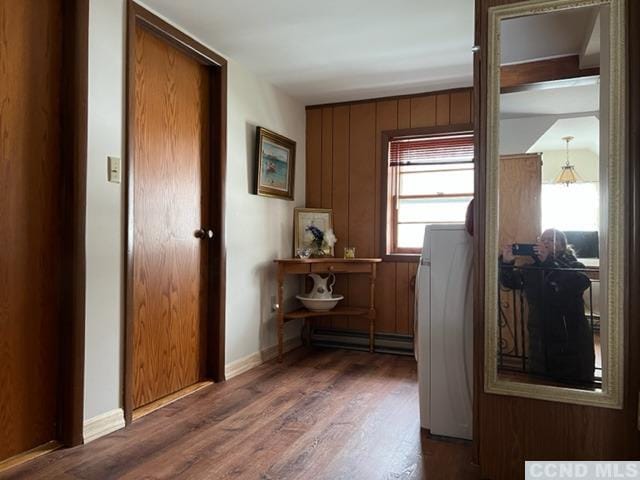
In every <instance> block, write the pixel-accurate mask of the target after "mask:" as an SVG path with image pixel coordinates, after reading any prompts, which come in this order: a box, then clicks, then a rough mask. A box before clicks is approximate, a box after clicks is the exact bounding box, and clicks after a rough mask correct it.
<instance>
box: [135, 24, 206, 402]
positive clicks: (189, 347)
mask: <svg viewBox="0 0 640 480" xmlns="http://www.w3.org/2000/svg"><path fill="white" fill-rule="evenodd" d="M133 68H134V69H135V71H134V78H135V84H134V97H133V101H134V104H133V116H132V117H130V121H132V122H133V129H134V135H133V138H134V144H133V158H132V165H131V168H132V169H133V170H132V177H131V178H132V182H133V188H132V194H133V198H132V199H130V201H132V202H133V216H132V219H131V220H132V228H133V232H132V234H133V254H132V255H131V257H130V258H131V260H132V262H133V265H132V267H133V272H132V279H131V281H132V283H133V285H132V296H131V299H132V307H133V310H132V316H133V318H132V328H133V331H132V335H133V342H132V343H133V352H132V374H133V392H132V394H133V408H137V407H140V406H143V405H146V404H148V403H150V402H153V401H155V400H157V399H160V398H162V397H164V396H167V395H169V394H171V393H174V392H176V391H179V390H181V389H183V388H185V387H188V386H190V385H193V384H194V383H196V382H198V381H199V380H202V379H203V378H204V375H205V372H206V370H205V369H206V358H205V356H206V342H205V339H206V323H205V316H206V313H207V312H206V305H207V299H206V291H207V260H208V259H207V254H208V245H207V244H208V240H206V239H199V238H196V236H195V233H196V232H197V231H198V230H199V229H200V228H201V227H202V226H203V225H206V220H205V219H206V218H208V208H209V206H208V199H209V198H210V195H209V191H208V181H207V180H206V179H207V178H208V175H209V106H210V103H209V97H210V92H209V76H208V72H207V68H206V67H205V66H203V65H201V64H200V63H198V62H197V61H196V60H195V59H194V58H192V57H191V56H188V55H186V54H185V53H183V52H182V51H181V50H178V49H176V48H175V47H174V46H172V45H170V44H169V43H168V42H166V41H165V40H164V39H162V38H160V37H159V36H156V35H155V34H154V33H151V32H150V31H148V30H147V29H146V28H144V27H142V26H139V25H138V26H136V27H135V64H134V66H133Z"/></svg>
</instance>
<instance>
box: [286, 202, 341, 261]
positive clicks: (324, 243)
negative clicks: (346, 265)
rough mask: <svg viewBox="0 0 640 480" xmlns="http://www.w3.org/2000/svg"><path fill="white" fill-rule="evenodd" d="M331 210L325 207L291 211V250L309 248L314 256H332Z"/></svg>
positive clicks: (333, 241) (333, 242)
mask: <svg viewBox="0 0 640 480" xmlns="http://www.w3.org/2000/svg"><path fill="white" fill-rule="evenodd" d="M334 244H335V236H334V234H333V211H332V210H331V209H327V208H296V209H295V210H294V213H293V252H294V255H296V252H297V251H298V250H299V249H301V248H309V249H311V252H312V253H311V255H312V256H314V257H333V245H334Z"/></svg>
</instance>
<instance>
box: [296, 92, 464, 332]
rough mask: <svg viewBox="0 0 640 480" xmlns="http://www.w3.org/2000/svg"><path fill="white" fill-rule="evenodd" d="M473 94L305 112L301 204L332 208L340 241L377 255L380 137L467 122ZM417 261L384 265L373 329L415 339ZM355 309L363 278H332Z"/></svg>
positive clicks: (356, 323) (336, 322)
mask: <svg viewBox="0 0 640 480" xmlns="http://www.w3.org/2000/svg"><path fill="white" fill-rule="evenodd" d="M472 97H473V96H472V90H471V89H459V90H450V91H444V92H434V93H428V94H420V95H412V96H405V97H395V98H382V99H376V100H368V101H358V102H352V103H340V104H334V105H321V106H312V107H307V170H306V171H307V173H306V175H307V178H306V191H307V195H306V206H307V207H310V208H331V209H333V215H334V216H333V222H334V230H335V233H336V236H337V237H338V243H337V244H336V248H335V254H336V256H342V253H343V248H344V247H346V246H350V247H356V254H357V256H359V257H378V256H381V255H382V254H383V252H382V251H381V246H380V229H381V228H383V225H381V224H380V205H381V202H382V199H381V198H380V191H381V185H380V182H381V180H380V174H381V166H382V156H383V155H382V135H381V134H382V132H383V131H385V130H395V129H403V128H416V127H433V126H443V127H445V126H449V125H457V124H470V123H471V122H472V118H473V114H472ZM416 268H417V262H416V261H413V262H406V261H403V262H393V261H391V262H387V261H385V262H383V263H381V264H380V265H379V266H378V279H377V283H376V309H377V312H378V318H377V320H376V332H378V333H397V334H405V335H413V303H414V295H413V279H414V278H415V274H416ZM334 291H335V292H336V293H340V294H344V295H345V301H346V302H348V303H350V304H353V305H366V304H367V298H368V297H367V295H368V281H367V279H366V278H365V277H362V278H359V277H358V276H357V275H350V276H348V277H347V276H344V277H343V278H338V280H337V282H336V286H335V288H334ZM317 325H321V326H323V327H327V328H334V329H349V330H362V331H366V330H367V323H366V321H365V320H364V319H359V318H341V317H333V318H331V319H326V320H320V321H318V323H317Z"/></svg>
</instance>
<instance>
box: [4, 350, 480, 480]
mask: <svg viewBox="0 0 640 480" xmlns="http://www.w3.org/2000/svg"><path fill="white" fill-rule="evenodd" d="M470 460H471V447H470V445H468V444H466V443H452V442H441V441H434V440H430V439H428V438H427V437H426V435H425V434H423V433H421V431H420V425H419V416H418V392H417V383H416V363H415V361H414V360H413V358H410V357H400V356H392V355H382V354H373V355H370V354H368V353H363V352H354V351H346V350H320V349H317V350H314V349H311V350H307V349H298V350H296V351H294V352H292V353H291V354H289V355H287V357H285V361H284V363H283V364H278V363H275V362H269V363H266V364H264V365H262V366H260V367H258V368H255V369H253V370H251V371H249V372H247V373H245V374H243V375H240V376H238V377H236V378H234V379H232V380H229V381H228V382H225V383H221V384H216V385H212V386H210V387H207V388H204V389H202V390H199V391H198V392H196V393H194V394H192V395H191V396H189V397H186V398H183V399H182V400H178V401H176V402H174V403H172V404H170V405H168V406H166V407H164V408H162V409H160V410H158V411H156V412H154V413H151V414H149V415H147V416H145V417H143V418H141V419H140V420H138V421H137V422H134V423H133V425H131V426H130V427H128V428H126V429H124V430H120V431H118V432H114V433H112V434H111V435H108V436H106V437H103V438H101V439H99V440H96V441H94V442H92V443H90V444H88V445H83V446H80V447H76V448H71V449H67V450H59V451H56V452H53V453H51V454H48V455H46V456H44V457H41V458H38V459H36V460H34V461H32V462H31V463H28V464H25V465H22V466H19V467H17V468H14V469H12V470H9V471H6V472H4V473H2V474H0V478H3V479H4V478H28V479H39V478H42V479H58V478H61V479H90V480H93V479H99V480H104V479H114V478H118V479H121V478H125V479H142V478H144V479H151V478H162V479H178V478H180V479H182V478H185V479H187V478H188V479H201V478H207V479H228V478H235V479H274V480H275V479H294V478H295V479H332V480H333V479H349V480H351V479H366V480H374V479H420V478H425V479H430V480H432V479H433V480H435V479H447V480H452V479H476V478H478V474H477V471H476V469H475V468H474V467H473V466H471V464H470Z"/></svg>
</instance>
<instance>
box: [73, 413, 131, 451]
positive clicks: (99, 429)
mask: <svg viewBox="0 0 640 480" xmlns="http://www.w3.org/2000/svg"><path fill="white" fill-rule="evenodd" d="M124 427H125V422H124V410H122V409H121V408H116V409H114V410H110V411H108V412H105V413H102V414H100V415H96V416H95V417H93V418H90V419H89V420H85V421H84V425H83V432H84V443H89V442H92V441H93V440H97V439H98V438H100V437H104V436H105V435H108V434H110V433H112V432H115V431H116V430H120V429H121V428H124Z"/></svg>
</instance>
